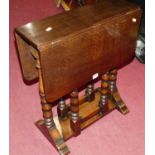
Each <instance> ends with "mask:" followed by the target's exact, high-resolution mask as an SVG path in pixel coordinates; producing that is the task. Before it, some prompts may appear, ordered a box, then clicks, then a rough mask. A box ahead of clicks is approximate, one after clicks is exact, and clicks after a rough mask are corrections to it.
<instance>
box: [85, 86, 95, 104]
mask: <svg viewBox="0 0 155 155" xmlns="http://www.w3.org/2000/svg"><path fill="white" fill-rule="evenodd" d="M93 91H94V85H93V84H89V85H88V86H87V88H86V91H85V96H86V100H87V101H89V102H90V101H92V100H94V98H95V95H94V92H93Z"/></svg>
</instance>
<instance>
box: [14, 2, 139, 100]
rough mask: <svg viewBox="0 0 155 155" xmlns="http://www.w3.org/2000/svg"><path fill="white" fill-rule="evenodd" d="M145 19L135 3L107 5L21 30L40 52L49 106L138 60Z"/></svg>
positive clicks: (96, 6) (70, 12)
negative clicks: (99, 76) (96, 77)
mask: <svg viewBox="0 0 155 155" xmlns="http://www.w3.org/2000/svg"><path fill="white" fill-rule="evenodd" d="M103 10H104V11H103ZM140 14H141V13H140V8H139V7H137V6H136V5H133V4H131V3H129V2H126V1H123V2H122V1H121V0H120V1H117V2H115V3H114V2H113V1H112V0H109V1H107V0H105V1H102V2H100V3H96V4H95V5H93V6H91V5H90V6H84V7H82V8H78V9H75V10H72V11H69V12H65V13H62V14H59V15H56V16H52V17H48V18H46V19H43V20H40V21H36V22H32V23H28V24H26V25H24V26H21V27H19V28H17V29H16V33H17V34H19V35H20V36H21V37H22V38H24V39H25V40H26V41H27V42H28V43H29V44H30V45H31V46H33V47H34V48H36V49H37V50H38V52H39V55H40V61H41V65H42V76H43V83H44V84H45V83H46V84H45V85H44V89H45V94H46V99H47V100H48V102H53V101H55V100H57V99H58V98H61V97H63V96H64V95H66V94H68V93H70V92H71V91H72V90H74V89H76V88H79V87H81V86H82V85H84V84H85V83H86V82H88V81H90V80H91V79H92V76H93V74H95V73H98V74H103V73H105V72H106V71H107V70H110V69H112V68H119V67H121V66H124V65H126V64H128V63H129V62H130V61H131V60H132V59H133V57H134V50H135V41H136V38H137V34H138V27H139V22H140ZM133 19H135V20H136V22H133ZM48 28H49V30H50V28H51V30H50V31H46V30H48ZM81 43H82V44H81ZM79 45H80V46H79ZM75 47H76V48H75ZM124 51H125V52H124ZM27 53H28V52H27ZM94 53H95V54H94ZM113 58H114V59H113ZM109 60H112V61H109ZM21 61H22V58H21ZM25 63H26V62H25ZM71 64H72V65H71ZM25 65H26V64H25ZM75 68H76V69H75ZM23 70H24V68H23ZM25 78H26V77H25ZM30 79H32V77H31V78H30ZM27 80H28V79H27ZM62 87H63V89H61V91H60V89H59V88H62Z"/></svg>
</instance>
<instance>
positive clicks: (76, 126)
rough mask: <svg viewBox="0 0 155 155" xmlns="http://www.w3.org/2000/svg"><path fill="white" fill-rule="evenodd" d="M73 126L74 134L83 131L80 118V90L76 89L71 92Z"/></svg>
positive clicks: (76, 134)
mask: <svg viewBox="0 0 155 155" xmlns="http://www.w3.org/2000/svg"><path fill="white" fill-rule="evenodd" d="M70 104H71V105H70V110H71V128H72V130H73V132H74V136H78V135H79V134H80V133H81V128H80V119H79V99H78V91H77V90H75V91H73V92H72V93H71V103H70Z"/></svg>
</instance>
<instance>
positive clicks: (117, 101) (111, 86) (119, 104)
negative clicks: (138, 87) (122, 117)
mask: <svg viewBox="0 0 155 155" xmlns="http://www.w3.org/2000/svg"><path fill="white" fill-rule="evenodd" d="M116 80H117V70H116V69H114V70H112V71H111V72H110V77H109V89H110V93H111V98H112V99H113V100H114V101H115V104H116V107H117V109H118V110H119V111H120V112H121V113H122V114H127V113H128V112H129V109H128V107H127V106H126V105H125V103H124V102H123V100H122V99H121V97H120V95H119V92H118V89H117V87H116Z"/></svg>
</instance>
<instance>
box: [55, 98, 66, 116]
mask: <svg viewBox="0 0 155 155" xmlns="http://www.w3.org/2000/svg"><path fill="white" fill-rule="evenodd" d="M57 112H58V117H59V119H66V118H67V117H68V107H67V105H66V103H65V100H63V99H60V101H59V103H58V107H57Z"/></svg>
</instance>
